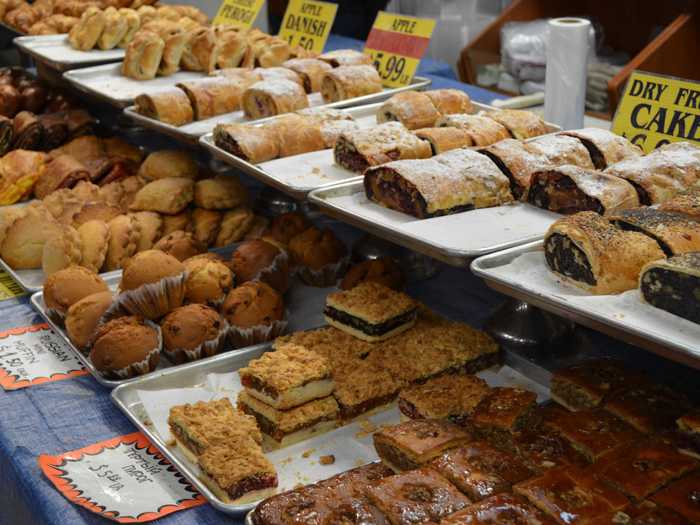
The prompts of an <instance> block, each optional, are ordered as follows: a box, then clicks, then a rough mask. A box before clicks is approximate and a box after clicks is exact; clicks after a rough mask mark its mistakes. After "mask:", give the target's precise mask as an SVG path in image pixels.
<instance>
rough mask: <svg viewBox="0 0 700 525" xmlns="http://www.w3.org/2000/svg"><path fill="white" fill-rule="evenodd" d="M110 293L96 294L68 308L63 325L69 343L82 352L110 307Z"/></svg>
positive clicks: (112, 297) (111, 298)
mask: <svg viewBox="0 0 700 525" xmlns="http://www.w3.org/2000/svg"><path fill="white" fill-rule="evenodd" d="M113 300H114V296H113V295H112V292H97V293H93V294H90V295H87V296H85V297H83V298H82V299H81V300H80V301H77V302H75V303H73V304H72V305H71V307H70V308H68V313H66V318H65V325H66V333H67V334H68V338H69V339H70V341H71V343H73V344H74V345H75V346H76V347H78V348H79V349H81V350H83V349H85V348H87V347H88V346H89V345H90V343H92V338H93V337H94V335H95V330H96V329H97V326H98V325H99V324H100V320H101V318H102V315H103V314H104V313H105V312H106V311H107V309H108V308H109V307H110V306H112V302H113Z"/></svg>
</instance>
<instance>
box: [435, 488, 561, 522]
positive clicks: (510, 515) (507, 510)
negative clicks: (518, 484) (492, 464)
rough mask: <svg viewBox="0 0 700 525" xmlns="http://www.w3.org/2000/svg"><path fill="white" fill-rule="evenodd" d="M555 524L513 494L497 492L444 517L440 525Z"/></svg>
mask: <svg viewBox="0 0 700 525" xmlns="http://www.w3.org/2000/svg"><path fill="white" fill-rule="evenodd" d="M504 524H510V525H555V522H554V520H552V519H551V518H549V517H548V516H547V515H546V514H544V513H543V512H542V511H540V510H539V509H537V508H536V507H533V506H532V505H530V504H529V503H528V502H527V500H525V499H524V498H522V497H520V496H516V495H515V494H497V495H495V496H491V497H490V498H487V499H485V500H483V501H480V502H478V503H474V504H473V505H469V506H468V507H467V508H465V509H462V510H460V511H459V512H455V513H454V514H451V515H450V516H448V517H447V518H444V519H443V520H442V521H441V522H440V525H504Z"/></svg>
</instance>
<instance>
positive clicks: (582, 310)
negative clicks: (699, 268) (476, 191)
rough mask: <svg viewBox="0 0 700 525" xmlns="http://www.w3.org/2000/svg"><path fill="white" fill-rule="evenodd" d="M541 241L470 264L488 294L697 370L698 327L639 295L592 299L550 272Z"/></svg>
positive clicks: (635, 292) (699, 366)
mask: <svg viewBox="0 0 700 525" xmlns="http://www.w3.org/2000/svg"><path fill="white" fill-rule="evenodd" d="M542 244H543V243H542V241H540V242H535V243H531V244H527V245H525V246H518V247H516V248H512V249H509V250H505V251H502V252H498V253H494V254H491V255H487V256H485V257H481V258H479V259H477V260H475V261H474V262H473V263H472V265H471V268H472V271H473V272H474V273H475V274H476V275H478V276H480V277H482V278H483V279H484V280H485V281H486V283H487V284H488V285H489V286H490V287H491V288H493V289H495V290H497V291H499V292H502V293H505V294H507V295H510V296H513V297H516V298H518V299H521V300H523V301H526V302H528V303H530V304H532V305H534V306H537V307H539V308H542V309H544V310H548V311H550V312H553V313H555V314H557V315H561V316H562V317H566V318H568V319H571V320H573V321H576V322H578V323H581V324H583V325H585V326H589V327H591V328H593V329H595V330H598V331H600V332H603V333H606V334H608V335H610V336H612V337H615V338H617V339H622V340H624V341H626V342H629V343H631V344H634V345H637V346H640V347H642V348H645V349H647V350H650V351H651V352H654V353H657V354H659V355H662V356H663V357H666V358H668V359H672V360H674V361H678V362H681V363H684V364H686V365H688V366H691V367H693V368H697V369H700V325H698V324H695V323H693V322H690V321H687V320H685V319H683V318H681V317H678V316H676V315H673V314H671V313H668V312H666V311H664V310H660V309H658V308H655V307H653V306H651V305H649V304H647V303H645V302H644V301H643V300H642V298H641V296H640V293H639V290H629V291H627V292H624V293H622V294H618V295H592V294H590V293H588V292H586V291H585V290H581V289H579V288H577V287H576V286H574V285H572V284H569V283H566V282H564V281H563V280H562V279H560V278H559V277H557V276H556V275H555V274H554V273H552V272H550V271H549V269H548V267H547V264H546V262H545V260H544V252H543V249H542Z"/></svg>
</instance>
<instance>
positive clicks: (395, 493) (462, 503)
mask: <svg viewBox="0 0 700 525" xmlns="http://www.w3.org/2000/svg"><path fill="white" fill-rule="evenodd" d="M367 496H368V497H369V499H370V501H371V502H372V503H374V504H375V505H376V506H377V507H378V508H379V510H381V511H382V512H383V513H384V514H385V516H386V517H387V518H388V520H389V522H390V523H391V525H417V524H419V523H426V524H428V523H429V524H434V523H438V522H439V521H440V520H441V519H442V518H444V517H445V516H448V515H450V514H453V513H455V512H457V511H458V510H461V509H463V508H464V507H466V506H467V505H469V504H470V503H471V502H470V501H469V499H468V498H467V497H466V496H464V495H463V494H461V493H460V492H459V491H458V490H457V489H456V488H455V487H454V486H452V485H451V484H450V483H449V482H448V481H447V480H446V479H445V478H443V477H442V476H440V474H438V473H437V472H435V471H434V470H433V469H431V468H428V467H423V468H420V469H417V470H412V471H411V472H404V473H403V474H399V475H397V476H391V477H388V478H384V479H382V480H381V481H379V482H378V483H377V484H376V485H374V486H373V487H369V488H368V489H367Z"/></svg>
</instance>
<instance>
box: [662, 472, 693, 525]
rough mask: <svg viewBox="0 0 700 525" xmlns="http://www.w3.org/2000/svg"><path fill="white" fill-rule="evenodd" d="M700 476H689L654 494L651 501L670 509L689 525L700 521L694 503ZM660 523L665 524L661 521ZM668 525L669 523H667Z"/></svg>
mask: <svg viewBox="0 0 700 525" xmlns="http://www.w3.org/2000/svg"><path fill="white" fill-rule="evenodd" d="M698 484H700V474H698V473H694V474H690V475H688V476H686V477H684V478H682V479H679V480H678V481H674V482H673V483H671V484H670V485H669V486H668V487H666V488H664V489H662V490H660V491H659V492H657V493H656V494H654V495H653V496H652V497H651V499H652V501H654V502H655V503H658V504H659V505H661V506H663V507H667V508H670V509H672V510H674V511H675V512H677V513H678V514H680V515H682V516H683V517H684V518H685V519H687V520H688V521H689V522H690V523H698V522H699V521H700V510H698V506H697V504H696V503H695V500H696V499H697V491H698ZM660 523H664V525H665V524H666V523H667V522H666V521H662V522H660ZM669 523H670V522H669Z"/></svg>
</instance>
